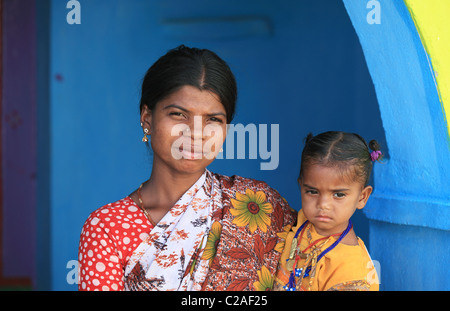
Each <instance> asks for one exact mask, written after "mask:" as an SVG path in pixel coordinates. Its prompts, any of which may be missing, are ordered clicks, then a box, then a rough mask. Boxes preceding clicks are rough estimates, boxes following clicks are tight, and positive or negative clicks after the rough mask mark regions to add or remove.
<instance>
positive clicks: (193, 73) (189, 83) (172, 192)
mask: <svg viewBox="0 0 450 311" xmlns="http://www.w3.org/2000/svg"><path fill="white" fill-rule="evenodd" d="M236 98H237V90H236V82H235V79H234V76H233V74H232V72H231V71H230V69H229V67H228V65H227V64H226V63H225V62H224V61H223V60H222V59H220V58H219V57H218V56H217V55H216V54H215V53H213V52H211V51H209V50H200V49H196V48H187V47H185V46H180V47H178V48H176V49H174V50H171V51H169V52H168V53H167V54H166V55H164V56H163V57H161V58H160V59H159V60H158V61H157V62H156V63H155V64H154V65H153V66H152V67H151V68H150V69H149V70H148V71H147V73H146V75H145V78H144V81H143V84H142V96H141V102H140V111H141V120H140V121H141V126H142V128H143V132H144V138H143V139H142V140H143V141H144V142H145V143H148V141H149V140H150V142H151V147H152V149H153V165H152V172H151V176H150V179H149V180H147V181H146V182H144V183H143V184H142V185H141V186H140V187H139V188H138V189H137V190H136V191H135V192H133V193H132V194H130V195H129V196H127V197H126V198H124V199H122V200H120V201H118V202H115V203H112V204H108V205H106V206H104V207H102V208H100V209H98V210H96V211H95V212H93V213H92V214H91V215H90V216H89V218H88V219H87V221H86V223H85V225H84V227H83V231H82V233H81V238H80V246H79V277H80V280H79V289H80V290H266V289H270V288H271V287H272V285H273V275H274V274H275V272H276V267H277V263H278V260H279V257H280V251H281V250H282V248H283V243H284V241H283V240H282V239H281V238H280V237H283V236H284V235H285V234H286V233H285V231H284V229H286V230H287V227H288V225H290V224H292V223H293V220H294V217H295V213H293V212H292V210H291V209H290V208H289V206H288V204H287V203H286V201H285V200H284V199H283V198H282V197H281V196H280V195H279V194H278V192H276V191H275V190H273V189H271V188H270V187H269V186H268V185H267V184H265V183H264V182H260V181H256V180H252V179H247V178H243V177H239V176H232V177H227V176H223V175H220V174H215V173H212V172H210V171H208V170H207V169H206V167H207V166H208V165H209V164H210V163H211V162H212V161H213V160H214V158H215V157H216V156H217V154H218V153H219V150H220V149H221V146H222V144H223V142H224V140H225V136H226V135H225V133H226V127H227V124H229V123H230V122H231V120H232V118H233V114H234V110H235V104H236ZM285 227H286V228H285ZM283 232H284V233H283Z"/></svg>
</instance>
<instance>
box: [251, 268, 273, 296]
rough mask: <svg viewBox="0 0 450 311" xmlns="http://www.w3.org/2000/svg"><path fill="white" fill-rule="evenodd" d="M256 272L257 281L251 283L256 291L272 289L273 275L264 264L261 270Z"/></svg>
mask: <svg viewBox="0 0 450 311" xmlns="http://www.w3.org/2000/svg"><path fill="white" fill-rule="evenodd" d="M256 273H257V274H258V281H256V282H255V283H253V287H254V288H255V290H257V291H269V290H272V287H273V280H274V277H273V275H272V274H271V273H270V271H269V269H267V268H266V266H262V267H261V270H258V271H256Z"/></svg>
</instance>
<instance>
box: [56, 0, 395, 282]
mask: <svg viewBox="0 0 450 311" xmlns="http://www.w3.org/2000/svg"><path fill="white" fill-rule="evenodd" d="M362 2H364V1H362ZM80 3H81V5H82V6H81V24H79V25H77V24H74V25H69V24H68V23H67V21H66V15H67V13H68V10H67V9H66V1H52V2H51V6H50V9H51V11H50V18H49V19H50V25H51V26H50V35H49V37H50V38H49V42H50V55H51V56H50V58H49V66H50V67H49V71H50V72H49V75H50V77H49V88H50V94H49V97H50V107H49V115H50V137H49V142H50V143H49V144H50V147H49V150H50V155H49V156H50V159H51V160H50V168H49V171H50V174H51V175H50V181H49V186H48V187H49V193H50V198H49V200H50V217H51V230H50V231H51V241H50V249H51V252H50V258H49V260H50V262H51V267H50V271H48V275H49V276H51V284H50V288H51V289H57V290H74V289H76V285H74V284H69V283H70V282H69V283H68V281H67V274H68V273H69V272H70V271H71V268H72V267H71V266H69V268H67V263H68V262H70V260H76V259H77V248H78V241H79V234H80V231H81V227H82V225H83V222H84V221H85V219H86V218H87V217H88V215H89V213H90V212H92V211H93V210H95V209H97V208H98V207H100V206H102V205H104V204H107V203H109V202H113V201H116V200H118V199H121V198H123V197H124V196H126V195H128V194H129V193H131V192H132V191H133V190H134V189H136V188H137V187H138V186H139V184H140V183H141V182H142V181H144V180H146V179H147V178H148V177H149V175H150V171H151V157H152V155H151V151H150V152H149V151H148V150H146V148H145V146H144V145H143V144H142V142H141V136H142V132H141V128H140V126H139V110H138V102H139V87H140V82H141V79H142V78H143V75H144V74H145V71H146V70H147V68H148V67H149V66H150V65H151V64H152V63H153V62H154V61H156V59H157V58H158V57H159V56H161V55H163V54H164V53H165V52H166V51H167V50H168V49H170V48H173V47H176V46H177V45H179V44H185V45H189V46H198V47H204V48H209V49H211V50H213V51H216V52H217V53H218V54H219V55H220V56H221V57H222V58H224V59H225V60H226V61H227V62H228V63H229V65H230V67H231V68H232V70H233V72H234V73H235V75H236V78H237V81H238V86H239V100H238V109H237V115H236V118H235V120H234V121H233V123H235V124H237V123H241V124H243V125H247V124H255V125H256V126H258V125H260V124H268V125H269V133H270V125H271V124H278V125H279V138H278V143H279V163H278V166H277V167H276V169H274V170H261V169H260V164H261V162H268V160H264V159H262V158H261V156H260V154H258V156H257V158H256V159H249V156H248V153H246V158H245V159H234V160H229V159H218V160H216V161H215V162H214V163H213V164H212V165H211V167H210V170H213V171H216V172H220V173H223V174H227V175H233V174H238V175H241V176H247V177H253V178H256V179H261V180H264V181H266V182H268V183H269V185H271V186H273V187H274V188H276V189H277V190H278V191H279V192H280V193H282V195H283V196H284V197H285V198H286V199H287V200H288V202H289V203H290V204H291V206H292V207H293V208H295V209H299V208H300V200H299V197H300V192H299V190H298V186H297V184H296V179H297V175H298V171H299V164H300V153H301V149H302V147H303V138H304V137H305V136H306V135H307V134H308V132H313V133H315V134H317V133H319V132H322V131H326V130H344V131H352V132H358V133H360V134H361V135H362V136H363V137H365V138H366V139H367V140H369V139H374V138H375V139H378V140H380V141H381V143H382V144H384V145H386V141H385V134H384V130H383V127H382V122H381V116H380V110H379V108H378V104H377V99H376V94H375V89H374V85H373V83H372V80H371V78H370V75H369V72H368V69H367V65H366V61H365V59H364V55H363V52H362V49H361V45H360V43H359V40H358V37H357V34H356V33H355V30H354V28H353V27H352V23H351V21H350V19H349V16H348V14H347V12H346V9H345V7H344V4H343V3H342V2H340V1H329V0H320V1H317V0H316V1H287V0H285V1H278V2H273V1H270V2H269V1H266V2H262V1H256V0H251V1H245V2H244V1H237V0H232V1H201V0H195V1H171V2H166V1H141V0H127V1H120V0H95V1H80ZM364 16H365V15H364ZM391 121H392V120H391ZM269 137H270V134H269ZM274 142H275V141H273V142H272V146H273V145H274ZM375 186H376V187H378V183H377V184H376V185H375ZM354 217H355V221H354V222H355V229H356V232H357V234H359V235H360V236H361V237H362V238H363V240H365V241H366V242H367V244H370V243H372V241H373V239H372V238H370V239H369V226H368V220H367V218H366V217H365V216H364V214H363V213H357V214H356V215H355V216H354ZM372 231H373V230H372ZM372 231H371V232H370V235H371V234H372ZM377 255H379V254H378V253H377ZM374 259H377V260H380V259H379V258H377V257H376V256H374ZM383 275H384V274H383ZM69 279H70V278H69ZM69 281H70V280H69Z"/></svg>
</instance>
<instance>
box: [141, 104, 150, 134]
mask: <svg viewBox="0 0 450 311" xmlns="http://www.w3.org/2000/svg"><path fill="white" fill-rule="evenodd" d="M141 126H142V130H145V129H147V130H148V132H147V133H146V134H147V135H151V134H152V111H151V110H150V109H149V108H148V107H147V106H144V108H143V109H142V111H141Z"/></svg>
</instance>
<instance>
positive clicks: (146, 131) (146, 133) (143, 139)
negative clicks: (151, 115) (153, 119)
mask: <svg viewBox="0 0 450 311" xmlns="http://www.w3.org/2000/svg"><path fill="white" fill-rule="evenodd" d="M147 135H148V129H147V128H145V129H144V137H143V138H142V141H143V142H144V143H146V142H148V137H147Z"/></svg>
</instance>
